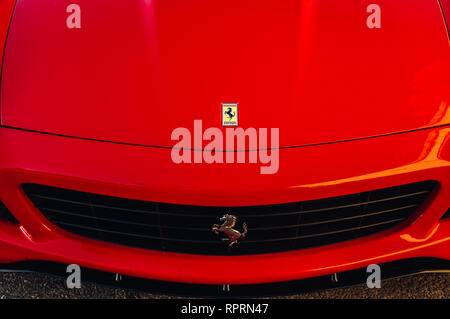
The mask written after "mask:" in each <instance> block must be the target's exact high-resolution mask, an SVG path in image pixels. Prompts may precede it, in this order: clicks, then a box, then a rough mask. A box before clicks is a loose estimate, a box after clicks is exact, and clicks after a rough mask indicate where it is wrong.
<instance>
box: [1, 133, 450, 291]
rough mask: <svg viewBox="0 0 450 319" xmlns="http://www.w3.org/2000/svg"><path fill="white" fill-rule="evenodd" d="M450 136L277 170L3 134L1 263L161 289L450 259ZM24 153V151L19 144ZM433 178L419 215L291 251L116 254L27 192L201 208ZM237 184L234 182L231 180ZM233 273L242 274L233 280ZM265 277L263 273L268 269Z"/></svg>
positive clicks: (379, 143) (288, 153) (341, 147)
mask: <svg viewBox="0 0 450 319" xmlns="http://www.w3.org/2000/svg"><path fill="white" fill-rule="evenodd" d="M449 133H450V127H448V126H446V127H443V128H439V129H428V130H424V131H419V132H414V133H404V134H398V135H394V136H389V137H379V138H371V139H366V140H359V141H352V142H342V143H336V144H332V145H320V146H311V147H299V148H293V149H283V150H281V151H280V161H281V163H282V165H280V171H279V172H278V173H277V174H275V175H260V174H259V170H258V167H257V166H256V164H240V165H236V164H234V165H232V164H221V165H220V164H217V165H176V164H174V163H172V162H171V161H170V150H166V149H156V148H153V147H139V146H130V145H119V144H113V143H105V142H95V141H86V140H83V139H73V138H67V137H60V136H53V135H48V134H39V133H33V132H25V131H20V130H15V129H7V128H0V145H1V147H2V154H5V156H2V157H1V158H0V200H2V201H4V202H5V204H6V205H7V206H8V207H9V208H10V210H11V211H13V212H14V214H15V215H16V217H17V218H18V219H19V221H20V222H21V224H22V226H23V229H25V230H26V233H27V234H29V236H30V237H31V238H29V237H28V236H26V235H25V233H24V232H23V231H21V229H20V228H19V227H18V226H14V225H10V224H5V223H0V263H1V262H3V263H4V262H12V261H17V260H22V259H45V260H53V261H59V262H64V263H78V264H80V265H83V266H87V267H92V268H96V269H101V270H106V271H112V272H120V273H123V274H128V275H135V276H141V277H147V278H156V279H163V280H172V281H181V282H195V283H216V284H220V283H223V280H224V278H223V274H224V273H227V282H229V283H233V284H236V283H257V282H271V281H279V280H289V279H296V278H305V277H311V276H319V275H323V274H327V273H333V272H338V271H344V270H349V269H354V268H359V267H364V266H365V265H368V264H371V263H382V262H387V261H391V260H397V259H402V258H408V257H415V256H416V257H417V256H430V257H439V258H444V259H450V236H449V234H450V221H441V222H440V221H439V219H440V217H441V216H442V215H443V214H444V213H445V211H446V210H447V208H448V207H449V200H448V199H449V198H450V184H449V183H450V158H449V155H450V152H449V147H450V145H449V140H450V139H449V136H450V134H449ZM24 146H26V147H24ZM427 179H435V180H438V181H439V182H440V183H441V187H440V189H439V191H438V193H437V195H436V197H435V199H434V200H433V201H432V203H431V204H430V205H429V206H428V207H426V209H423V211H422V212H421V213H420V216H419V217H418V216H415V217H414V219H413V220H410V221H409V222H407V223H405V224H403V225H401V226H399V227H397V228H396V229H393V230H390V231H387V232H384V233H380V234H377V235H374V236H371V237H367V238H362V239H359V240H354V241H349V242H345V243H341V244H336V245H331V246H326V247H319V248H313V249H306V250H299V251H293V252H288V253H277V254H267V255H251V256H233V257H227V256H215V257H212V256H200V255H187V254H176V253H163V252H156V251H148V250H141V249H135V248H128V247H121V246H117V245H113V244H107V243H102V242H98V241H93V240H89V239H84V238H80V237H78V236H75V235H72V234H69V233H67V232H65V231H63V230H61V229H59V228H57V227H55V226H54V225H52V224H51V223H49V222H48V221H47V220H46V219H45V218H44V217H43V216H42V215H41V214H40V212H38V211H37V210H36V209H35V208H34V206H33V205H32V204H31V202H30V201H29V200H28V199H27V198H26V197H25V195H24V194H23V192H22V191H21V189H20V184H21V183H23V182H34V183H44V184H49V185H55V186H59V187H66V188H73V189H78V190H84V191H89V192H96V193H101V194H107V195H113V196H121V197H129V198H134V199H146V200H153V201H162V202H172V203H185V204H201V205H232V206H233V205H251V204H267V203H283V202H289V201H301V200H307V199H315V198H322V197H329V196H338V195H343V194H348V193H355V192H360V191H366V190H370V189H377V188H382V187H389V186H393V185H398V184H402V183H408V182H414V181H420V180H427ZM236 181H239V182H236ZM229 269H239V271H236V272H230V271H228V270H229ZM262 269H263V271H260V270H262Z"/></svg>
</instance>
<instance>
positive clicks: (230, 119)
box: [222, 103, 238, 126]
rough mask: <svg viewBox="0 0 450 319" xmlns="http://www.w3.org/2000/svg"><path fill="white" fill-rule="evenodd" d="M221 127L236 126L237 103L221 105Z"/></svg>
mask: <svg viewBox="0 0 450 319" xmlns="http://www.w3.org/2000/svg"><path fill="white" fill-rule="evenodd" d="M222 126H238V105H237V103H222Z"/></svg>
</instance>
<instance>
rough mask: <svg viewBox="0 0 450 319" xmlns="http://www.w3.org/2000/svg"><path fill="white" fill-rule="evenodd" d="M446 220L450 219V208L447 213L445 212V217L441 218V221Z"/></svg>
mask: <svg viewBox="0 0 450 319" xmlns="http://www.w3.org/2000/svg"><path fill="white" fill-rule="evenodd" d="M446 218H450V208H449V209H447V211H446V212H445V214H444V216H442V217H441V220H442V219H446Z"/></svg>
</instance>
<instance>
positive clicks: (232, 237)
mask: <svg viewBox="0 0 450 319" xmlns="http://www.w3.org/2000/svg"><path fill="white" fill-rule="evenodd" d="M219 220H220V221H221V222H222V224H221V225H219V224H214V225H213V227H212V231H213V233H214V234H216V235H218V234H219V233H224V234H225V235H227V236H228V238H222V240H223V241H229V242H230V244H229V245H228V246H229V247H231V246H233V245H234V244H236V243H237V242H238V240H239V239H243V238H244V237H245V235H246V234H247V224H246V223H242V231H241V232H240V231H238V230H236V229H234V228H233V227H234V226H235V225H236V220H237V218H236V216H233V215H229V214H225V215H223V216H222V217H221V218H220V219H219Z"/></svg>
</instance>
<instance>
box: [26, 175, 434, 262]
mask: <svg viewBox="0 0 450 319" xmlns="http://www.w3.org/2000/svg"><path fill="white" fill-rule="evenodd" d="M436 185H437V182H434V181H425V182H419V183H413V184H407V185H402V186H396V187H391V188H385V189H379V190H374V191H370V192H364V193H358V194H352V195H346V196H340V197H333V198H325V199H319V200H313V201H305V202H295V203H287V204H275V205H264V206H241V207H213V206H191V205H178V204H167V203H155V202H147V201H139V200H131V199H124V198H118V197H110V196H104V195H97V194H91V193H85V192H79V191H73V190H67V189H62V188H56V187H49V186H43V185H37V184H24V185H23V188H24V190H25V192H26V194H27V195H28V196H29V197H30V199H31V200H32V201H33V203H34V204H35V205H36V207H37V208H38V209H39V210H40V211H41V212H42V213H43V214H44V215H45V216H46V217H47V218H48V219H49V220H50V221H51V222H52V223H54V224H56V225H57V226H59V227H60V228H62V229H64V230H67V231H69V232H71V233H74V234H77V235H80V236H83V237H88V238H91V239H96V240H101V241H105V242H111V243H116V244H120V245H126V246H133V247H139V248H145V249H152V250H159V251H170V252H181V253H192V254H206V255H243V254H257V253H273V252H282V251H289V250H296V249H304V248H310V247H317V246H323V245H329V244H334V243H338V242H342V241H347V240H351V239H356V238H360V237H364V236H368V235H372V234H375V233H378V232H381V231H384V230H387V229H390V228H392V227H394V226H396V225H399V224H400V223H401V222H403V221H405V220H406V219H407V218H408V217H410V216H411V215H412V214H413V213H414V212H415V211H416V209H417V208H418V207H419V205H420V204H421V203H422V202H423V201H424V200H425V198H426V197H427V196H428V195H429V193H430V192H431V191H432V189H433V188H434V187H435V186H436ZM225 213H228V214H232V215H235V216H237V217H238V220H237V224H236V227H235V229H237V230H239V231H240V230H242V222H243V221H245V222H246V223H247V225H248V233H247V236H246V238H245V239H243V240H241V241H240V242H239V243H238V244H237V245H234V246H233V247H232V248H231V249H229V248H228V245H227V243H225V242H222V241H221V240H220V238H219V237H222V236H218V235H215V234H213V232H212V231H211V226H212V225H213V224H216V223H219V220H218V219H219V217H221V216H222V215H224V214H225Z"/></svg>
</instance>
